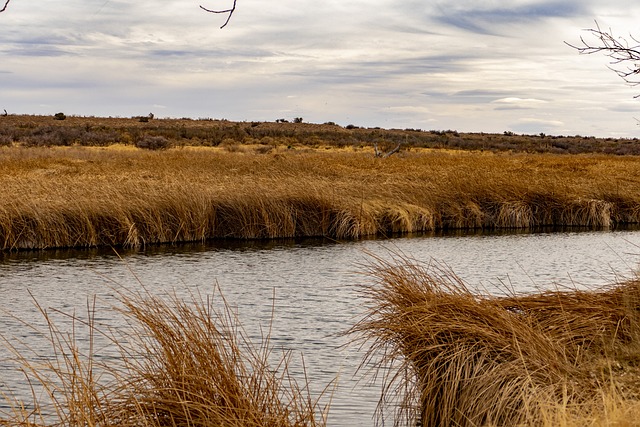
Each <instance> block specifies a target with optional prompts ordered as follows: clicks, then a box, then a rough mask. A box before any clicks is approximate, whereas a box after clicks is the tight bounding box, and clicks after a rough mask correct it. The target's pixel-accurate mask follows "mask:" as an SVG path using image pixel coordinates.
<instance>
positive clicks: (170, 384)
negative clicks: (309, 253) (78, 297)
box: [0, 292, 326, 427]
mask: <svg viewBox="0 0 640 427" xmlns="http://www.w3.org/2000/svg"><path fill="white" fill-rule="evenodd" d="M119 297H120V303H121V304H122V308H121V309H120V310H119V311H120V312H121V313H122V314H123V315H124V319H125V321H126V323H127V324H128V325H129V327H128V329H126V331H125V330H118V331H115V332H114V331H106V330H104V329H100V328H99V327H97V325H96V322H95V320H94V319H95V306H94V307H93V308H91V309H90V310H89V311H88V313H89V316H88V319H84V320H82V319H79V318H76V317H75V316H70V318H71V319H72V330H71V332H69V331H64V330H62V329H60V328H58V327H57V326H56V324H55V322H54V321H53V320H52V318H51V316H50V315H49V313H48V312H47V310H45V309H44V308H42V307H41V306H39V305H38V306H37V307H38V309H39V310H40V313H41V314H42V315H43V316H44V318H45V320H46V324H47V326H48V331H44V334H45V335H46V336H48V337H49V343H50V345H51V355H50V357H48V358H45V360H44V362H42V363H38V362H35V361H34V360H38V358H37V357H36V356H37V355H35V354H28V353H29V351H27V350H28V347H27V348H26V349H27V350H25V349H24V348H21V347H19V346H17V345H14V344H9V343H10V342H11V341H10V340H9V339H8V338H7V337H4V339H5V342H6V343H7V345H9V347H10V348H11V349H12V351H13V353H14V356H15V359H16V360H17V362H18V364H19V366H20V368H19V369H21V370H22V372H24V375H25V376H26V379H27V381H28V383H29V384H31V387H32V390H33V402H29V403H28V404H26V403H25V402H23V401H20V400H18V399H16V398H12V397H11V395H8V394H7V395H3V396H0V397H3V398H4V400H5V405H4V406H5V407H8V408H11V409H10V410H9V411H5V412H4V413H1V414H0V425H11V426H58V425H65V426H107V425H118V426H132V427H133V426H149V427H151V426H158V427H160V426H162V427H165V426H193V427H197V426H248V427H263V426H270V427H276V426H278V427H281V426H291V427H294V426H295V427H302V426H324V425H326V408H321V407H320V404H319V401H318V400H317V399H316V398H312V397H311V396H310V395H309V393H308V390H309V387H308V384H306V383H303V384H299V383H298V382H297V380H296V379H295V378H294V377H293V376H291V375H290V368H289V362H290V354H289V353H286V352H280V350H277V349H276V348H274V346H273V345H272V344H271V343H270V336H269V334H268V333H267V334H266V335H265V336H263V337H262V340H261V342H260V343H259V344H258V345H254V343H253V342H251V341H250V340H249V339H248V338H247V335H246V333H245V332H244V330H243V329H242V327H241V325H240V324H239V322H238V320H237V318H236V317H235V315H234V314H233V312H232V311H231V309H230V308H229V305H228V304H227V303H226V301H225V300H224V298H222V297H221V296H219V297H218V298H216V303H217V304H214V301H213V297H211V298H207V299H206V300H203V299H202V298H200V297H193V298H192V300H191V301H185V300H182V299H179V298H178V297H177V296H175V295H174V296H173V297H171V298H169V299H168V300H165V299H161V298H159V297H156V296H153V295H150V294H146V293H131V292H121V293H120V294H119ZM217 300H220V301H221V307H222V308H219V307H220V301H217ZM78 327H87V328H88V329H89V330H88V332H89V336H90V337H91V338H90V344H89V346H87V345H86V343H82V342H79V341H78V339H77V338H76V330H77V328H78ZM97 335H99V336H100V337H102V338H105V337H106V338H107V339H108V341H109V342H110V346H111V347H112V349H115V350H117V352H118V353H119V354H120V356H119V357H117V358H115V359H114V358H105V357H102V358H100V357H96V356H95V354H94V348H93V339H94V337H96V336H97ZM34 357H35V358H34ZM41 390H43V391H44V393H40V392H39V391H41Z"/></svg>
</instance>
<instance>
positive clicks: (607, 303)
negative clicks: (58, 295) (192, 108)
mask: <svg viewBox="0 0 640 427" xmlns="http://www.w3.org/2000/svg"><path fill="white" fill-rule="evenodd" d="M398 144H400V148H399V151H398V152H397V153H395V154H393V155H391V156H389V157H386V158H383V157H378V156H375V155H374V153H375V150H376V149H377V150H379V151H380V152H382V153H387V152H389V150H392V149H394V148H396V147H398ZM637 155H640V146H639V144H638V141H636V140H614V139H601V140H598V139H594V138H585V137H579V136H574V137H562V138H561V137H549V136H546V135H538V136H522V135H520V136H518V135H513V134H510V133H508V134H505V135H487V134H459V133H458V132H455V131H421V130H415V129H410V130H382V129H361V128H356V127H350V128H342V127H339V126H336V125H333V124H325V125H308V124H303V123H295V124H293V123H277V124H275V123H258V122H254V123H231V122H227V121H213V120H151V121H146V122H145V121H140V120H139V119H97V118H82V117H70V118H67V119H66V120H58V121H56V120H53V119H52V118H51V117H32V116H6V117H0V183H1V191H0V243H1V244H2V249H3V250H18V249H43V248H54V247H92V246H102V245H111V246H143V245H148V244H159V243H177V242H185V241H203V240H207V239H225V238H234V239H266V238H291V237H307V236H325V237H330V238H334V239H356V238H360V237H363V236H368V235H382V236H384V235H390V234H392V233H411V232H421V231H434V230H445V229H534V228H537V227H544V226H553V227H587V228H594V229H597V228H609V227H615V226H620V225H628V224H638V223H640V157H637ZM370 273H371V275H372V278H373V281H374V284H373V285H372V286H371V287H370V288H369V289H367V290H365V291H364V292H365V295H366V296H368V297H369V307H370V308H371V310H370V312H368V314H367V315H366V316H365V317H364V319H363V320H362V321H361V322H359V323H358V324H356V325H355V326H354V328H353V330H352V332H355V333H359V334H361V336H362V337H363V338H362V339H363V340H364V342H365V343H367V342H368V343H369V345H370V346H371V355H372V356H373V355H374V354H376V351H377V350H383V351H382V354H383V355H384V357H383V358H382V359H381V360H378V361H377V363H378V366H379V367H380V368H381V369H382V371H383V372H387V373H388V375H389V376H388V377H387V379H388V380H389V383H388V385H389V388H385V389H384V390H383V393H384V396H383V399H382V401H390V402H391V403H392V404H393V403H397V405H396V406H397V407H396V409H397V410H398V411H400V413H399V419H400V420H401V421H407V424H409V425H414V424H417V423H418V421H419V422H420V423H421V424H422V425H424V426H441V425H464V426H478V425H513V424H517V425H535V426H539V425H542V426H556V425H564V426H582V425H619V426H627V425H629V426H631V425H637V420H638V415H639V414H640V405H638V401H639V398H638V396H639V393H640V392H639V391H638V384H639V380H638V378H639V377H640V372H639V368H638V367H639V366H640V357H639V354H640V351H639V350H638V348H639V347H638V343H640V339H639V336H640V327H639V326H640V318H639V317H638V306H639V305H640V302H639V301H640V286H639V282H638V280H632V281H629V282H627V283H622V284H619V285H618V286H616V287H611V288H610V289H607V290H602V291H597V292H596V291H594V292H586V291H575V292H574V291H567V292H564V291H563V292H544V293H541V294H539V295H525V296H517V295H512V296H507V297H499V298H498V297H489V296H479V295H475V294H472V293H471V292H470V291H469V290H468V289H467V288H466V286H465V285H464V283H462V282H461V281H460V280H459V279H457V278H455V277H453V276H451V275H449V273H448V272H446V271H440V270H437V269H436V270H428V269H425V268H423V267H420V266H416V265H412V264H410V263H407V262H404V261H403V260H400V262H397V263H385V262H383V261H381V262H380V263H379V265H376V266H373V268H372V271H371V272H370ZM121 297H122V298H123V300H122V302H123V303H124V306H125V307H126V310H125V314H126V315H128V316H129V318H130V319H131V320H132V324H133V325H134V326H135V325H136V324H137V325H139V326H138V327H137V329H135V330H134V334H136V333H138V334H139V337H151V338H150V339H149V341H145V342H146V343H147V344H146V346H143V347H140V348H137V349H135V350H131V349H129V348H128V347H119V348H120V349H121V350H123V355H124V356H125V357H124V367H123V368H122V370H118V369H120V368H114V365H113V364H108V365H107V366H105V367H103V368H105V369H106V371H105V372H106V375H112V377H113V378H114V379H115V380H116V381H115V388H113V389H109V388H108V387H106V386H104V385H103V384H102V383H100V381H97V380H96V378H100V377H99V376H94V370H93V369H94V366H97V364H96V365H94V360H93V358H92V356H91V355H89V357H88V358H87V359H86V361H85V359H84V358H83V357H81V356H82V355H81V354H79V353H78V350H77V347H76V345H75V342H74V341H73V340H74V339H75V334H69V333H67V332H65V331H61V330H58V329H57V328H56V326H55V325H52V324H51V323H49V328H50V330H51V333H50V336H51V343H52V349H53V353H55V354H56V355H57V357H58V359H57V360H54V361H53V362H51V363H50V364H49V365H44V367H43V366H42V364H34V363H32V362H31V359H29V358H27V357H26V356H23V355H21V354H20V353H18V354H17V355H18V359H19V360H20V361H21V362H22V363H23V367H22V370H21V372H24V373H25V375H26V376H27V378H29V379H30V380H29V381H31V382H30V383H38V382H43V383H44V387H45V390H48V391H50V394H49V397H50V398H51V399H53V400H54V402H53V408H54V410H55V412H56V414H57V416H58V418H59V419H60V422H59V423H53V424H51V425H116V424H117V425H136V426H137V425H143V424H144V425H162V426H164V425H251V426H253V425H255V426H263V425H269V426H271V425H278V426H280V425H295V426H302V425H305V426H314V425H325V424H326V418H325V417H324V415H326V414H321V412H322V411H321V409H322V408H320V407H319V406H318V405H319V403H318V401H317V400H313V399H311V397H306V396H305V390H308V389H307V388H306V386H305V384H302V385H301V386H298V385H297V384H295V383H292V381H291V379H290V378H289V377H288V376H287V375H288V374H287V372H286V370H287V366H288V365H287V363H288V362H287V359H284V360H282V361H280V362H279V365H278V366H279V367H280V368H282V370H283V372H280V373H278V371H277V370H275V371H274V370H272V367H270V366H268V363H267V362H268V361H269V360H268V357H267V356H268V355H269V353H270V350H269V348H270V347H269V343H268V342H267V343H258V344H257V347H255V348H254V347H251V346H249V347H246V346H245V344H246V343H247V341H246V337H243V336H242V335H240V336H237V337H235V339H236V340H235V341H234V339H233V338H234V337H233V336H231V339H230V338H229V336H230V335H229V334H227V333H226V332H227V331H231V332H234V331H235V332H236V333H237V331H238V330H239V329H238V328H237V327H236V326H235V318H232V317H230V315H229V313H228V312H226V314H225V312H223V313H222V314H221V315H219V316H218V319H217V320H215V319H214V321H212V311H211V307H209V306H208V305H207V304H206V303H204V302H203V301H200V302H199V303H198V301H195V304H185V303H183V302H181V301H175V300H174V301H170V303H169V305H167V304H166V303H164V302H163V301H161V300H158V299H155V297H151V296H148V295H146V296H144V295H143V297H140V298H139V297H137V296H136V295H135V294H134V295H133V296H132V295H128V294H125V295H121ZM148 297H149V298H148ZM207 301H209V300H207ZM194 307H195V308H194ZM40 309H41V310H42V314H43V315H44V316H45V319H46V310H44V309H42V308H40ZM213 314H215V313H213ZM213 317H214V318H215V316H213ZM225 319H227V320H229V319H231V320H232V321H231V322H227V323H225ZM217 321H221V322H222V323H221V324H218V323H216V322H217ZM87 326H88V327H89V328H90V329H91V330H92V331H93V332H95V331H94V330H93V323H92V321H89V322H88V323H87ZM220 331H222V332H224V333H221V332H220ZM0 338H4V339H5V340H6V342H7V343H10V342H11V341H9V340H8V339H7V337H2V333H1V332H0ZM267 338H268V337H267ZM267 341H268V340H267ZM124 342H129V341H128V340H124ZM131 342H132V343H134V342H136V341H135V340H131ZM115 344H118V342H115ZM212 355H214V356H215V357H212ZM127 356H128V357H129V360H128V359H127ZM373 361H374V362H376V361H375V360H373ZM114 369H115V370H114ZM43 372H45V373H49V372H53V376H54V381H52V382H51V381H49V378H50V377H48V376H47V375H44V374H43ZM203 372H205V373H206V375H203ZM210 378H215V379H216V380H215V381H210V380H209V379H210ZM58 382H61V383H62V386H60V384H58ZM60 387H61V388H60ZM0 395H2V393H0ZM185 396H187V397H188V398H185ZM211 396H214V397H216V399H217V400H216V399H211V398H210V397H211ZM0 398H1V399H0V400H2V399H4V400H5V401H8V402H9V404H10V405H11V406H10V407H11V408H12V410H13V412H12V413H10V414H2V413H0V425H21V426H23V425H24V426H43V425H47V421H46V420H45V418H44V416H43V415H42V414H40V412H38V411H40V410H41V408H40V403H39V402H38V401H37V399H38V398H37V396H36V394H35V393H34V404H33V408H35V409H33V410H32V409H29V408H30V407H28V406H24V405H22V403H21V402H12V401H11V396H4V395H2V396H0ZM231 401H233V402H236V403H235V404H233V405H230V404H229V402H231ZM45 409H46V405H45ZM401 411H405V412H404V413H402V412H401ZM45 413H46V411H45Z"/></svg>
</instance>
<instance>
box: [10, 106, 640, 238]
mask: <svg viewBox="0 0 640 427" xmlns="http://www.w3.org/2000/svg"><path fill="white" fill-rule="evenodd" d="M36 119H37V120H36ZM34 120H35V121H34ZM61 123H62V124H61ZM190 124H193V126H192V127H189V126H188V125H190ZM241 126H246V127H247V129H259V128H261V127H264V128H265V129H263V132H267V131H268V132H270V133H271V135H272V136H268V137H262V138H261V139H259V140H258V139H255V138H244V137H240V136H237V135H236V138H235V139H234V138H232V137H225V138H222V140H221V141H220V142H219V143H217V144H216V143H215V141H213V140H209V141H208V142H207V140H204V139H199V138H195V139H194V140H192V141H191V144H187V143H185V142H184V141H183V140H180V139H179V138H178V137H177V136H176V138H171V137H170V136H171V135H170V133H169V130H170V129H174V128H179V129H183V133H185V132H186V134H189V132H194V133H196V131H197V132H200V133H203V134H204V133H206V132H210V133H212V134H215V133H216V132H222V133H224V132H229V128H231V129H233V128H234V127H235V128H241ZM302 128H304V129H305V131H304V133H303V135H306V136H305V137H308V138H309V139H308V140H307V139H295V138H293V137H290V136H287V135H289V134H290V133H291V132H293V133H294V134H295V132H297V131H296V129H302ZM327 128H336V129H335V130H334V131H332V132H329V130H327ZM0 129H3V130H2V131H0V134H2V133H3V132H5V133H7V132H9V130H11V129H13V130H14V131H16V129H22V130H23V131H24V130H25V129H31V130H30V132H31V134H30V135H28V136H24V135H22V136H20V135H18V134H17V133H16V134H15V135H14V136H12V140H11V142H10V143H8V144H5V146H3V147H0V180H1V182H2V187H3V191H2V192H0V242H1V243H2V249H4V250H12V249H36V248H53V247H91V246H102V245H111V246H141V245H147V244H157V243H176V242H185V241H203V240H207V239H220V238H236V239H264V238H292V237H310V236H324V237H330V238H334V239H357V238H360V237H363V236H370V235H390V234H392V233H412V232H422V231H434V230H445V229H504V228H507V229H516V228H520V229H532V228H536V227H544V226H554V227H574V226H576V227H590V228H607V227H612V226H618V225H626V224H635V223H638V222H640V185H639V184H640V162H639V161H638V160H640V159H639V158H638V157H635V156H632V155H627V156H620V155H607V154H602V153H584V154H576V155H568V154H557V153H551V152H538V151H535V152H530V151H527V149H526V147H525V145H526V144H524V143H523V145H522V147H521V149H520V150H513V149H509V150H499V149H492V150H461V149H456V150H453V149H451V148H446V147H436V148H426V147H423V146H420V144H418V143H417V142H414V143H411V142H410V141H409V136H406V138H405V139H406V142H402V141H400V142H402V145H401V148H400V151H399V152H398V153H396V154H394V155H392V156H389V157H387V158H380V157H376V156H374V148H373V144H376V145H377V146H378V147H379V149H380V151H383V152H384V151H386V150H388V149H389V147H392V148H393V147H394V146H396V143H395V139H398V137H397V135H396V134H397V133H398V132H400V131H387V132H388V135H387V134H386V133H385V131H383V130H374V131H375V132H378V133H379V135H380V136H379V137H376V138H377V139H376V138H373V139H370V138H369V136H367V135H368V134H365V135H364V136H361V137H356V136H354V135H352V134H350V133H349V130H347V129H344V128H341V127H338V126H333V125H306V124H305V125H303V124H288V123H282V124H273V123H269V124H260V123H259V124H256V125H255V126H253V125H252V124H250V123H249V124H247V123H243V124H230V123H227V122H215V121H206V120H203V121H188V120H179V121H171V120H153V121H152V122H149V123H140V122H138V121H137V120H132V119H93V118H70V119H67V120H65V121H55V120H53V119H51V118H42V117H37V118H33V117H29V116H26V117H22V116H8V117H0ZM43 129H45V130H43ZM87 129H89V130H87ZM95 129H100V131H98V130H95ZM278 129H280V131H279V130H278ZM134 130H136V132H138V134H137V137H136V138H137V140H136V141H133V140H132V139H131V135H132V134H133V133H135V132H134ZM354 131H362V129H354ZM16 132H17V131H16ZM100 132H102V133H105V134H109V135H111V136H112V137H113V141H110V142H108V143H105V142H104V141H102V143H100V144H97V143H94V142H95V141H93V142H92V140H91V137H90V136H87V133H100ZM241 132H242V133H243V134H244V135H245V136H246V135H247V132H246V131H244V130H242V131H241ZM313 132H316V133H318V134H319V135H320V134H322V132H325V133H326V135H324V136H318V135H316V136H313V135H312V133H313ZM400 133H404V134H406V135H411V136H414V137H415V135H418V136H420V135H421V134H429V135H432V134H431V133H430V132H422V131H421V132H418V131H415V130H411V131H402V132H400ZM68 134H73V135H76V136H77V138H79V139H77V138H76V139H70V140H68V141H67V142H68V143H67V144H63V143H59V142H60V141H61V140H60V139H59V138H61V137H60V135H68ZM47 135H48V136H47ZM52 135H54V136H55V135H57V136H55V137H54V136H52ZM127 135H129V139H127ZM163 135H166V136H163ZM176 135H177V134H176ZM394 135H395V136H394ZM341 136H342V137H343V138H344V140H342V139H340V138H341ZM463 136H464V135H463ZM485 136H486V135H485ZM94 137H95V135H94ZM477 137H478V135H470V136H469V140H471V141H473V140H474V138H477ZM498 137H499V136H495V138H498ZM38 138H40V139H38ZM47 138H49V139H47ZM56 138H57V139H56ZM265 138H266V139H265ZM350 138H355V139H353V140H351V139H350ZM358 138H359V139H358ZM385 138H386V139H385ZM394 138H395V139H394ZM501 138H502V139H507V140H509V139H512V138H519V139H522V140H526V139H527V137H522V136H520V137H517V136H504V135H503V136H501ZM528 138H529V139H531V138H534V137H528ZM536 138H537V139H541V138H540V137H536ZM547 138H548V137H547ZM399 139H402V138H401V137H400V138H399ZM54 140H55V141H58V143H52V141H54ZM37 141H40V143H37ZM47 141H48V142H47ZM300 141H302V142H300ZM345 141H346V142H345ZM354 141H355V142H354ZM603 143H604V142H603ZM635 144H637V143H635ZM139 147H145V148H147V149H143V148H139ZM149 148H156V149H149ZM583 149H584V147H583Z"/></svg>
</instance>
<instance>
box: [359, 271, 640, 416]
mask: <svg viewBox="0 0 640 427" xmlns="http://www.w3.org/2000/svg"><path fill="white" fill-rule="evenodd" d="M372 274H373V277H374V279H375V282H376V284H375V285H373V286H371V287H370V288H369V289H368V291H367V292H366V294H367V297H368V299H369V301H370V302H371V305H370V309H369V314H368V316H367V317H366V318H365V319H364V320H363V321H361V322H360V323H359V324H358V325H356V326H355V327H354V330H353V331H354V332H355V333H358V334H360V336H361V337H364V339H365V340H366V341H367V342H369V343H370V345H371V351H370V355H371V360H370V362H372V363H374V364H375V365H376V366H378V368H379V369H380V372H381V373H382V375H384V376H385V378H386V384H385V386H384V389H383V396H382V398H381V402H384V403H385V404H387V405H390V406H391V409H392V410H394V411H396V425H416V422H418V421H419V422H420V423H421V425H423V426H469V427H471V426H502V425H531V426H559V425H561V426H584V425H593V426H604V425H607V426H611V425H616V426H631V425H637V420H638V416H640V402H639V400H638V399H639V398H640V389H639V388H638V385H639V384H640V368H639V363H640V335H639V334H640V322H639V321H640V317H639V316H638V307H639V306H640V282H638V281H637V280H636V281H631V282H628V283H624V284H620V285H618V286H615V287H611V288H609V289H604V290H601V291H555V292H541V293H540V294H536V295H524V296H515V295H508V296H505V297H493V296H479V295H477V294H475V293H472V292H471V291H470V290H469V289H468V288H467V286H466V285H465V284H464V283H463V282H461V281H460V280H459V279H457V278H456V277H455V275H454V274H453V273H451V272H450V271H446V270H443V269H441V268H438V267H437V266H435V267H434V266H420V265H418V264H415V263H412V262H407V261H406V260H403V261H400V262H398V263H393V264H389V263H386V262H382V261H381V262H380V263H379V264H378V265H376V266H375V267H374V268H373V269H372ZM381 409H382V408H381Z"/></svg>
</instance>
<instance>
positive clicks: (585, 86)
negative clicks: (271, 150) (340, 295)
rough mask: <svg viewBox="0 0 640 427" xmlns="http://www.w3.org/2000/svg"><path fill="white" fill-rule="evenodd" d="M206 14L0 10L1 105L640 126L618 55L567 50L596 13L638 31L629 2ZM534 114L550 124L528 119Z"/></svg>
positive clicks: (82, 6)
mask: <svg viewBox="0 0 640 427" xmlns="http://www.w3.org/2000/svg"><path fill="white" fill-rule="evenodd" d="M227 3H228V5H230V4H231V3H232V1H231V0H229V1H228V2H226V1H224V0H215V1H214V0H211V1H203V2H202V4H203V5H205V6H207V7H216V8H217V7H220V8H223V7H226V6H227ZM198 4H200V3H198V2H194V3H190V2H184V1H177V0H167V1H165V2H164V3H163V4H162V5H161V6H158V3H157V2H155V1H153V2H152V1H151V0H140V1H137V2H124V1H118V0H110V1H107V2H105V1H104V0H91V1H88V0H69V1H67V2H64V3H61V2H58V1H54V0H42V1H40V2H38V6H37V7H34V6H32V5H30V4H29V3H27V2H11V4H10V7H9V9H8V10H7V11H6V12H5V13H3V14H0V24H1V25H0V38H1V39H2V40H3V44H2V45H1V46H0V64H2V74H0V75H1V76H2V78H1V79H0V81H2V83H1V84H2V90H1V91H0V103H1V104H2V105H0V108H7V109H9V110H11V111H13V112H24V113H50V112H49V111H46V108H47V107H40V106H39V105H41V104H42V105H49V106H51V107H49V108H51V109H54V110H61V109H64V110H65V111H66V112H67V113H68V114H87V115H92V114H96V115H120V116H129V115H135V114H143V113H146V112H148V111H146V110H149V109H151V108H154V105H162V106H165V107H166V108H163V115H165V114H166V115H168V116H175V117H184V116H192V117H226V118H229V119H239V120H273V119H275V118H279V117H277V116H280V115H282V114H285V113H287V114H288V113H290V114H291V115H292V117H293V116H301V117H304V118H305V121H318V122H324V121H335V122H337V123H343V124H344V123H350V122H353V123H355V124H358V125H365V126H384V127H399V128H404V127H422V126H424V124H425V123H429V126H433V127H434V128H441V129H448V128H451V129H458V130H461V131H487V132H490V131H495V132H502V131H503V130H505V129H508V128H509V126H511V125H513V124H516V125H518V124H519V125H524V124H526V125H527V126H529V127H531V129H532V130H535V129H533V128H534V127H535V126H540V129H543V128H544V129H549V126H554V129H557V130H558V131H562V132H564V133H567V134H578V133H580V134H597V135H603V136H606V135H610V134H611V135H613V134H615V135H628V136H633V135H635V133H636V132H637V126H636V122H635V120H634V119H633V117H634V116H637V115H638V113H636V112H635V111H637V110H634V105H635V102H636V100H634V99H633V96H634V95H635V94H636V93H635V91H634V89H633V88H629V87H627V86H626V85H625V84H624V83H623V82H622V81H621V80H620V79H619V78H618V77H617V76H615V74H614V73H612V72H611V71H610V70H608V69H607V68H606V64H607V59H606V58H604V57H598V56H580V55H578V54H577V53H576V52H575V51H574V50H573V49H571V48H569V47H568V46H566V45H565V44H564V41H574V42H575V41H578V40H579V37H580V36H581V35H585V34H584V33H582V32H581V30H582V29H584V28H586V27H589V26H590V25H593V19H595V18H598V19H599V22H600V23H601V24H602V25H603V26H605V27H607V26H609V25H615V29H616V33H617V34H627V33H628V32H629V31H634V30H635V28H636V27H635V21H637V18H638V13H640V9H639V8H640V6H633V7H632V6H629V5H628V4H627V3H625V2H623V1H622V0H612V1H611V2H608V3H606V4H604V3H602V2H595V1H594V0H585V1H577V0H568V1H564V2H560V1H556V0H548V1H536V0H513V1H510V2H507V3H505V2H497V1H495V0H479V1H471V0H454V1H446V2H445V1H444V0H442V1H440V0H438V1H436V2H427V3H425V2H421V1H418V0H409V1H406V2H401V3H398V2H397V1H392V0H368V1H365V0H353V1H349V2H344V1H337V0H328V1H325V2H321V3H318V2H312V1H310V0H307V1H300V0H299V1H293V0H281V1H278V2H275V3H270V4H269V5H267V6H265V3H264V2H263V1H259V0H240V1H238V9H237V11H236V13H235V14H234V16H233V18H232V20H231V23H230V24H229V26H228V27H227V28H226V29H224V30H219V29H218V27H219V26H220V25H222V23H223V22H224V19H225V17H224V16H219V15H212V14H207V13H205V12H203V11H201V10H200V9H199V8H198ZM639 35H640V34H639ZM291 94H295V98H291V97H290V96H291ZM638 102H640V101H638ZM158 108H159V107H158ZM522 109H527V111H528V112H535V113H536V114H535V115H533V114H531V118H532V119H539V120H541V121H538V122H536V121H529V122H522V121H519V120H521V117H519V116H518V114H519V111H520V112H522ZM140 110H143V111H142V112H141V111H140ZM548 117H553V118H555V119H552V120H551V122H549V121H546V120H547V118H548ZM554 120H556V121H557V122H562V125H561V126H560V125H558V124H557V123H556V124H553V123H552V122H553V121H554ZM540 131H545V130H540Z"/></svg>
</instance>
